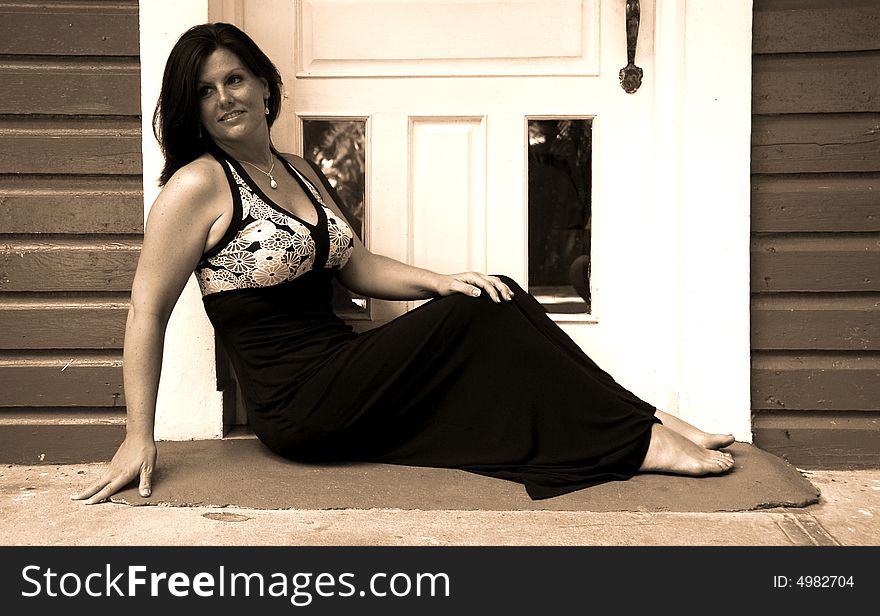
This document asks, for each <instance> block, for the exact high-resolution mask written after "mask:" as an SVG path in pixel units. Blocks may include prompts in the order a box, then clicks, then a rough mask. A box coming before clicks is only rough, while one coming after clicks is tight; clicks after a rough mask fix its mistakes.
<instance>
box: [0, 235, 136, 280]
mask: <svg viewBox="0 0 880 616" xmlns="http://www.w3.org/2000/svg"><path fill="white" fill-rule="evenodd" d="M139 254H140V243H139V242H135V241H130V240H120V241H117V242H91V241H81V242H74V241H70V240H55V241H45V242H43V241H40V242H30V241H29V242H24V241H18V240H7V241H6V242H4V243H2V244H0V291H40V292H44V291H128V290H129V289H130V288H131V282H132V280H133V279H134V271H135V268H136V267H137V260H138V255H139Z"/></svg>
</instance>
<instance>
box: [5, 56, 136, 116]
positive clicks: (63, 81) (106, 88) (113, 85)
mask: <svg viewBox="0 0 880 616" xmlns="http://www.w3.org/2000/svg"><path fill="white" fill-rule="evenodd" d="M0 81H2V83H3V84H4V86H3V96H2V97H0V114H13V115H14V114H47V115H49V114H56V115H99V114H102V115H131V116H137V115H140V112H141V110H140V107H141V105H140V85H141V83H140V69H139V67H138V65H137V63H120V62H112V63H110V62H105V63H97V62H94V61H89V62H83V61H67V62H59V61H53V62H51V63H44V62H35V61H33V60H28V61H20V62H9V61H7V62H2V63H0Z"/></svg>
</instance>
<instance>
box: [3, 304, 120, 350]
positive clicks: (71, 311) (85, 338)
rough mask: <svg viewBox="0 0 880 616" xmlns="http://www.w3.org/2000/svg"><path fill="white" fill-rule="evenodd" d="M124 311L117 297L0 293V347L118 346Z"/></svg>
mask: <svg viewBox="0 0 880 616" xmlns="http://www.w3.org/2000/svg"><path fill="white" fill-rule="evenodd" d="M127 315H128V301H127V298H126V297H119V298H118V300H117V301H112V302H111V301H105V302H102V301H96V300H91V301H90V300H88V299H80V300H71V299H64V298H58V297H54V296H49V297H47V298H45V299H43V298H39V299H28V300H21V299H18V298H17V297H16V296H12V297H11V298H10V297H9V296H4V295H2V294H0V349H121V348H122V342H123V339H124V337H125V321H126V317H127Z"/></svg>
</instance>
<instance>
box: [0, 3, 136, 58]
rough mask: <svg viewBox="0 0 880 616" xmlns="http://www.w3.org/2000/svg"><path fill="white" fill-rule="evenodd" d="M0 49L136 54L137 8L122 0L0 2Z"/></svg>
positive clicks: (31, 52) (10, 51) (36, 52)
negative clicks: (101, 0) (100, 0)
mask: <svg viewBox="0 0 880 616" xmlns="http://www.w3.org/2000/svg"><path fill="white" fill-rule="evenodd" d="M0 24H2V25H0V53H3V54H26V55H83V56H136V55H138V53H139V44H138V40H139V39H138V35H139V30H138V8H137V5H136V4H131V3H123V2H114V3H107V2H81V3H77V6H70V5H68V6H64V5H63V4H61V5H52V4H50V3H40V4H32V3H28V4H23V5H20V6H15V5H14V4H8V3H4V4H3V5H0Z"/></svg>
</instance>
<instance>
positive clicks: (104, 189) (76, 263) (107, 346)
mask: <svg viewBox="0 0 880 616" xmlns="http://www.w3.org/2000/svg"><path fill="white" fill-rule="evenodd" d="M138 54H139V49H138V3H137V2H136V1H134V0H121V1H112V2H101V1H89V0H77V1H76V2H70V1H67V2H65V1H48V2H47V1H43V2H7V1H2V2H0V81H2V83H3V88H2V90H0V461H3V462H23V463H33V462H40V461H42V462H70V461H81V460H89V459H106V457H107V456H108V455H109V454H110V453H112V452H113V450H115V447H116V445H117V444H118V443H119V442H120V441H121V440H122V437H123V435H124V428H123V426H124V417H125V401H124V399H123V392H122V339H123V332H124V328H125V319H126V314H127V308H128V299H129V298H128V292H129V288H130V285H131V280H132V275H133V272H134V267H135V264H136V261H137V256H138V251H139V248H140V242H141V234H142V232H143V196H142V194H143V193H142V185H141V173H142V171H141V129H140V113H141V110H140V68H139V55H138Z"/></svg>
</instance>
